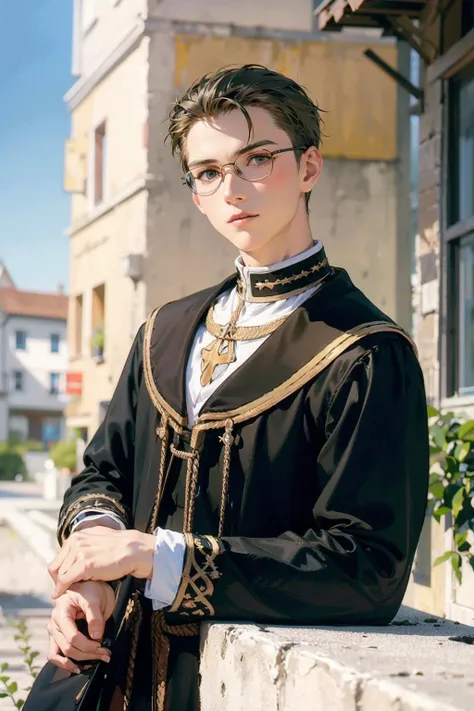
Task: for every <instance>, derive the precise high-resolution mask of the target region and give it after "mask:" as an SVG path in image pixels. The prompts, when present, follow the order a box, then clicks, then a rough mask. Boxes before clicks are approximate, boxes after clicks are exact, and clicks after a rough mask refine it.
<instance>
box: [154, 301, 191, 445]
mask: <svg viewBox="0 0 474 711" xmlns="http://www.w3.org/2000/svg"><path fill="white" fill-rule="evenodd" d="M159 310H160V309H159V308H157V309H155V310H154V311H153V312H152V313H151V314H150V316H149V317H148V320H147V322H146V325H145V334H144V337H143V374H144V377H145V385H146V389H147V391H148V394H149V396H150V399H151V401H152V403H153V405H154V406H155V408H156V409H157V410H158V412H159V413H160V415H161V416H162V417H164V416H165V415H169V416H170V418H169V425H170V427H171V428H172V429H173V430H174V431H175V432H177V433H178V434H182V433H183V428H184V427H186V425H187V422H188V420H187V417H182V416H181V415H180V414H179V413H178V412H176V410H175V409H174V408H172V407H171V405H169V403H167V402H166V400H165V399H164V397H162V395H161V394H160V393H159V392H158V390H157V389H156V386H155V381H154V378H153V369H152V363H151V351H150V348H151V337H152V334H153V328H154V326H155V321H156V317H157V315H158V312H159Z"/></svg>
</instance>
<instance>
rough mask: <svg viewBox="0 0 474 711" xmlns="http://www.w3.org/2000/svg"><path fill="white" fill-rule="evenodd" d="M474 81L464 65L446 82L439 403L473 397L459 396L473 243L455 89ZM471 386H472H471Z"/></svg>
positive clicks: (471, 67) (473, 66) (472, 68)
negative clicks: (463, 197) (465, 208)
mask: <svg viewBox="0 0 474 711" xmlns="http://www.w3.org/2000/svg"><path fill="white" fill-rule="evenodd" d="M465 77H472V78H474V61H470V62H469V63H468V64H465V65H464V66H463V67H462V68H461V69H460V70H459V71H458V72H457V73H456V74H453V75H452V76H451V77H450V78H449V80H446V81H445V88H446V101H445V103H444V109H443V111H444V124H445V126H446V136H447V140H446V141H445V145H444V147H443V155H442V161H443V165H444V167H445V170H444V177H443V183H442V191H443V193H442V201H441V204H442V209H443V219H442V237H443V239H442V254H441V260H442V301H441V322H442V323H445V324H446V328H445V329H441V358H442V363H443V366H442V369H441V372H442V378H441V393H440V394H441V399H442V401H445V400H447V401H449V400H450V399H451V398H463V399H466V400H468V401H471V400H472V402H473V403H474V392H473V394H466V395H464V394H462V395H461V394H459V387H460V375H461V372H460V355H461V353H460V345H461V337H460V330H461V329H460V316H461V313H460V312H461V308H460V304H461V298H462V295H461V284H460V265H461V250H462V248H463V247H464V246H466V245H468V244H470V243H471V242H472V240H473V239H474V215H472V216H470V217H468V218H467V219H462V220H461V219H459V212H458V209H459V172H458V168H459V165H458V159H457V156H458V151H457V145H458V133H457V128H458V112H457V108H458V104H457V98H458V89H457V84H458V82H459V80H461V79H463V78H465ZM473 386H474V384H473Z"/></svg>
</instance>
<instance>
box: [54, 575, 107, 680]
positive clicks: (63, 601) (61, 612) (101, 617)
mask: <svg viewBox="0 0 474 711" xmlns="http://www.w3.org/2000/svg"><path fill="white" fill-rule="evenodd" d="M114 607H115V595H114V591H113V590H112V588H111V587H110V585H108V584H107V583H99V582H87V583H78V584H76V585H73V586H72V587H71V589H70V590H68V591H67V592H66V593H64V595H61V597H60V598H59V599H58V600H57V601H56V603H55V606H54V610H53V612H52V615H51V620H50V622H49V624H48V627H47V629H48V632H49V634H50V636H51V638H50V645H49V653H48V659H49V661H50V662H52V663H53V664H56V666H58V667H60V668H61V669H64V670H65V671H68V672H72V673H76V674H77V673H78V672H79V669H78V668H77V667H76V665H75V664H74V662H73V661H71V659H75V660H77V661H83V660H86V659H87V660H89V659H90V660H100V659H102V660H103V661H105V662H108V661H110V652H109V651H108V650H107V649H105V648H103V647H101V644H100V641H96V642H95V641H93V640H90V639H88V638H87V637H86V636H85V635H83V634H82V633H81V632H79V630H78V628H77V625H76V620H78V619H86V620H87V624H88V629H89V634H90V636H91V637H93V638H94V639H95V640H101V639H102V637H103V635H104V628H105V623H106V621H107V620H108V619H109V617H110V616H111V614H112V612H113V611H114ZM66 657H70V659H66Z"/></svg>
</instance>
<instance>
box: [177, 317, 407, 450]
mask: <svg viewBox="0 0 474 711" xmlns="http://www.w3.org/2000/svg"><path fill="white" fill-rule="evenodd" d="M384 331H385V332H389V333H398V334H399V335H401V336H403V338H405V339H406V340H407V341H408V343H409V344H410V345H411V346H412V348H413V350H414V351H415V354H416V355H417V349H416V346H415V344H414V343H413V341H412V339H411V338H410V336H409V335H408V334H407V333H405V331H404V330H403V329H401V328H400V327H399V326H396V325H394V324H390V323H387V322H386V321H374V322H372V323H365V324H362V325H361V326H358V327H356V328H354V329H353V330H352V331H349V332H347V333H343V334H341V335H340V336H338V337H337V338H336V339H334V340H333V341H331V343H329V344H328V345H327V346H325V348H323V349H322V350H321V351H319V353H317V354H316V355H315V356H314V358H312V359H311V360H310V361H309V362H308V363H306V365H304V366H303V367H302V368H300V369H299V370H298V371H297V372H296V373H294V374H293V375H292V376H291V378H288V380H285V382H284V383H282V384H281V385H278V386H277V387H276V388H275V389H274V390H271V391H270V392H268V393H265V395H262V396H261V397H259V398H257V399H256V400H253V401H251V402H249V403H247V404H246V405H242V406H241V407H237V408H235V409H234V410H227V411H226V412H222V411H221V412H208V413H205V414H203V415H201V416H200V417H199V418H198V420H197V422H196V424H195V426H194V427H193V431H192V436H191V446H193V442H197V440H198V437H199V434H198V433H200V432H202V431H205V430H209V429H216V428H218V427H222V426H223V423H224V422H225V420H227V419H231V420H232V421H233V422H234V424H236V423H239V422H244V421H245V420H249V419H251V418H252V417H257V416H258V415H260V414H262V412H264V411H265V410H268V409H270V408H271V407H274V406H275V405H277V404H278V403H279V402H281V401H282V400H284V399H285V398H286V397H288V396H289V395H292V394H293V393H294V392H296V391H297V390H299V389H300V388H301V387H303V385H306V383H308V382H309V381H310V380H312V379H313V378H314V377H315V376H316V375H318V374H319V373H320V372H321V371H323V370H324V369H325V368H327V366H328V365H330V363H332V362H333V361H334V360H335V359H336V358H337V357H338V356H339V355H341V354H342V353H344V351H345V350H347V349H348V348H350V347H351V346H353V345H354V344H355V343H357V342H358V341H360V340H361V339H362V338H364V337H365V336H369V335H371V334H373V333H381V332H384Z"/></svg>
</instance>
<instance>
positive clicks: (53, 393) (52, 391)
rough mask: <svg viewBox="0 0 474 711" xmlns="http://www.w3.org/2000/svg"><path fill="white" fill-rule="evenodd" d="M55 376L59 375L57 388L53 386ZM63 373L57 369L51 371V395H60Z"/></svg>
mask: <svg viewBox="0 0 474 711" xmlns="http://www.w3.org/2000/svg"><path fill="white" fill-rule="evenodd" d="M53 376H57V389H54V388H53ZM60 384H61V373H58V372H57V371H53V372H50V374H49V394H50V395H60V393H61V387H60Z"/></svg>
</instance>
